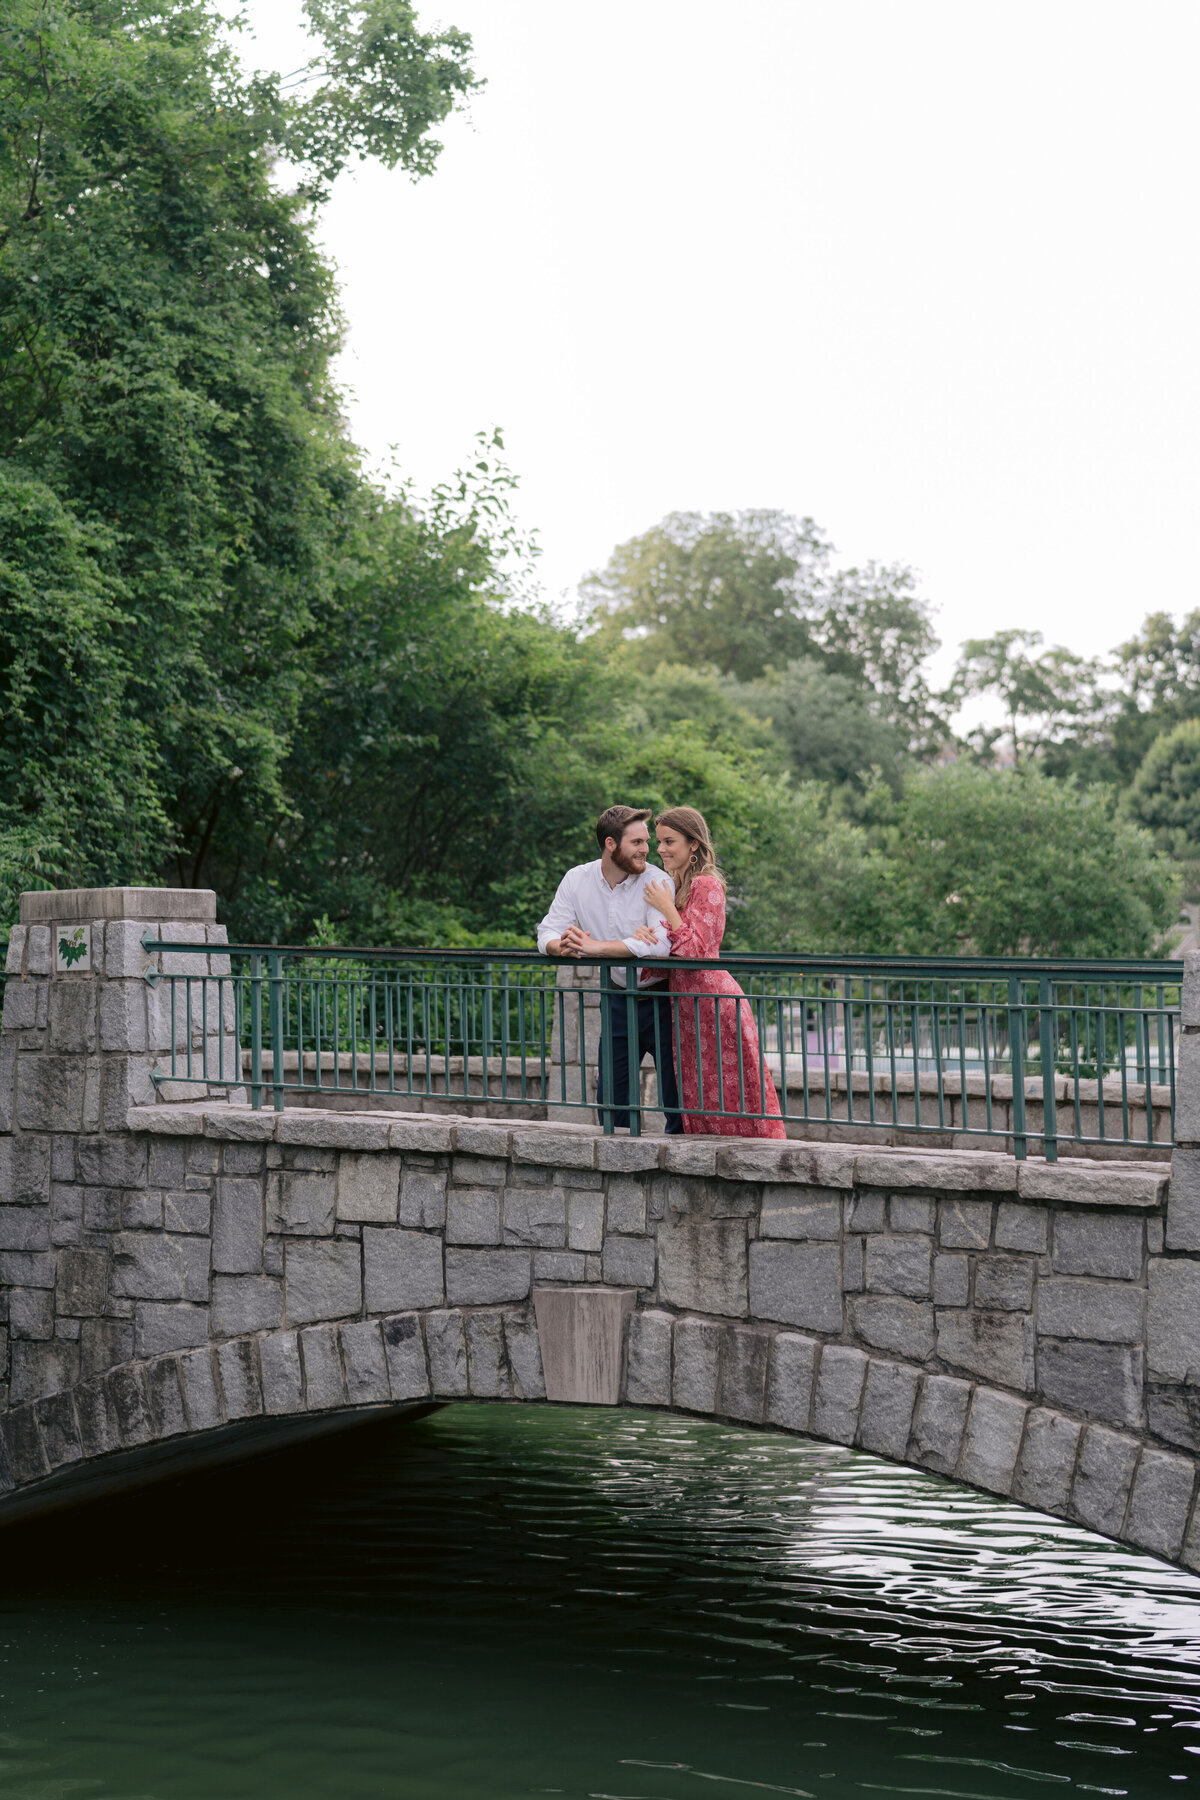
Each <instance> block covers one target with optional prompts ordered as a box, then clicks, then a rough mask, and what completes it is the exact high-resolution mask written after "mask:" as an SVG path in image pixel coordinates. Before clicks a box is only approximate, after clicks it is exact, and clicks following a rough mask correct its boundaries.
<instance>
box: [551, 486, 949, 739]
mask: <svg viewBox="0 0 1200 1800" xmlns="http://www.w3.org/2000/svg"><path fill="white" fill-rule="evenodd" d="M832 556H833V551H832V547H831V545H830V544H829V543H828V541H827V540H826V539H825V538H824V536H823V535H822V534H821V532H820V530H819V529H818V527H817V526H816V525H815V524H814V523H813V521H812V520H811V519H795V518H792V517H791V516H790V515H789V514H787V513H780V512H743V513H736V514H735V513H709V514H706V513H672V514H670V515H669V517H667V518H666V519H664V520H663V521H662V523H661V524H660V525H658V526H656V527H655V528H654V530H653V531H649V532H646V533H645V534H644V536H642V537H639V538H633V539H631V540H630V541H629V542H628V543H626V544H621V545H619V546H618V548H617V549H616V550H614V552H613V554H612V556H611V558H610V559H609V562H608V565H607V567H606V568H605V569H604V570H603V571H602V572H600V573H599V574H594V575H589V576H587V577H586V578H585V579H584V581H583V582H582V583H581V587H580V591H581V593H582V595H583V597H584V599H585V601H587V602H588V603H589V604H590V605H591V607H592V619H593V623H594V624H595V625H596V626H597V627H598V629H599V634H600V637H601V641H602V643H604V644H605V645H606V646H609V647H613V646H616V645H617V644H626V645H628V646H629V650H630V653H631V654H632V655H633V656H634V658H635V660H636V662H637V664H638V665H639V666H640V667H642V668H647V669H650V668H655V667H657V666H658V665H659V664H660V663H664V662H670V663H680V664H684V665H685V666H689V667H692V668H702V667H709V668H712V669H714V670H715V671H716V672H717V674H718V675H721V676H724V677H732V678H735V679H737V680H739V681H755V680H758V679H760V678H761V677H762V676H763V674H764V673H765V672H766V670H767V669H768V667H771V666H775V667H782V666H783V665H784V664H786V663H788V662H792V661H796V660H798V659H803V658H809V657H812V658H815V659H816V660H817V661H819V662H820V663H821V664H822V665H823V666H825V667H826V668H828V669H829V670H830V671H831V672H833V673H836V674H841V675H846V676H848V677H849V678H851V679H852V680H854V681H856V682H858V683H860V684H862V685H864V686H866V687H869V688H871V689H872V690H873V691H874V693H875V696H876V704H877V707H878V710H879V712H880V715H881V716H882V717H883V718H885V719H886V720H888V721H889V722H893V723H896V724H898V725H902V726H903V728H904V729H905V730H906V732H907V733H908V734H909V735H910V736H911V737H913V738H915V739H918V740H920V741H922V742H923V741H924V740H925V739H926V738H928V736H929V735H930V730H931V721H930V718H929V704H928V703H929V695H928V689H927V687H926V685H925V681H924V676H923V673H922V669H923V664H924V662H925V660H926V658H927V657H928V656H929V654H930V652H931V651H932V650H934V649H936V647H937V639H936V637H935V636H934V634H933V629H932V626H931V624H930V619H929V608H928V605H927V603H926V602H925V601H923V600H921V599H920V598H919V597H918V596H917V594H916V591H915V588H916V584H915V580H914V577H913V575H912V573H911V571H910V570H907V569H904V568H901V567H899V566H892V567H880V566H879V565H876V564H874V563H870V564H868V565H866V566H865V567H864V568H863V569H843V570H835V569H834V568H833V567H832Z"/></svg>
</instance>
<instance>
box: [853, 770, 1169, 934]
mask: <svg viewBox="0 0 1200 1800" xmlns="http://www.w3.org/2000/svg"><path fill="white" fill-rule="evenodd" d="M887 862H888V866H887V869H886V871H885V874H886V886H887V898H886V904H885V916H886V919H887V925H886V930H887V934H888V936H889V938H890V940H891V942H892V944H894V945H895V947H896V948H897V949H899V950H902V951H904V952H906V953H908V954H911V955H937V954H947V955H950V954H958V953H967V952H970V953H977V954H979V955H982V956H1028V955H1032V956H1097V957H1099V956H1103V957H1117V956H1149V955H1151V954H1153V953H1154V951H1155V947H1156V945H1157V943H1158V941H1159V939H1160V936H1161V934H1162V933H1163V932H1164V931H1165V930H1166V928H1167V927H1168V926H1169V925H1170V924H1171V923H1172V921H1173V920H1174V918H1175V912H1176V903H1177V899H1178V878H1177V875H1176V872H1175V870H1174V869H1173V868H1172V866H1171V864H1170V863H1169V861H1168V860H1167V859H1166V858H1165V857H1163V856H1161V855H1159V854H1157V853H1156V851H1155V849H1154V844H1153V840H1152V839H1151V837H1150V834H1149V833H1148V832H1146V831H1144V830H1142V828H1141V827H1140V826H1138V825H1135V824H1133V823H1132V822H1131V821H1129V820H1127V819H1124V818H1122V817H1119V816H1118V815H1117V814H1116V812H1115V809H1114V804H1113V796H1112V792H1111V789H1109V788H1106V787H1102V786H1100V785H1094V786H1092V787H1081V786H1080V785H1078V784H1077V783H1076V782H1074V781H1055V780H1052V779H1051V778H1050V777H1049V776H1047V775H1044V774H1043V773H1042V772H1041V771H1040V770H1038V769H1036V768H1025V769H1021V770H1013V769H984V768H980V767H978V766H975V765H973V764H970V763H954V764H951V765H949V766H947V767H945V768H941V769H931V770H924V771H921V772H920V773H918V774H916V775H914V776H913V777H912V778H911V779H910V780H909V782H908V783H907V785H906V787H905V791H904V795H903V797H902V799H901V801H900V804H899V806H898V808H897V812H896V815H895V820H894V824H893V826H892V828H891V831H890V833H889V841H888V858H887ZM879 947H882V946H879Z"/></svg>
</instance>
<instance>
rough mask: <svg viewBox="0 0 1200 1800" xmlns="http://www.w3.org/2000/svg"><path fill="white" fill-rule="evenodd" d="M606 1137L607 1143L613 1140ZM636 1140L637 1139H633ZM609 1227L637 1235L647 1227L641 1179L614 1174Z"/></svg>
mask: <svg viewBox="0 0 1200 1800" xmlns="http://www.w3.org/2000/svg"><path fill="white" fill-rule="evenodd" d="M611 1141H612V1140H611V1139H607V1138H606V1139H605V1140H604V1142H605V1143H609V1142H611ZM632 1141H634V1142H636V1140H632ZM506 1211H507V1203H506ZM608 1229H609V1230H610V1231H615V1232H619V1233H621V1234H622V1235H623V1236H625V1237H635V1236H637V1235H638V1234H639V1233H640V1232H644V1231H645V1229H646V1190H645V1187H644V1186H643V1184H642V1183H641V1182H640V1181H631V1180H630V1179H629V1178H628V1177H627V1176H621V1175H614V1176H613V1177H612V1178H611V1179H610V1181H609V1183H608Z"/></svg>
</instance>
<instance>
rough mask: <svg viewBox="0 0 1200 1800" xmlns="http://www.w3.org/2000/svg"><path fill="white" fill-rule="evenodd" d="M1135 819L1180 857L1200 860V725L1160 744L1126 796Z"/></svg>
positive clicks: (1189, 724)
mask: <svg viewBox="0 0 1200 1800" xmlns="http://www.w3.org/2000/svg"><path fill="white" fill-rule="evenodd" d="M1125 808H1126V811H1127V812H1128V814H1129V816H1130V818H1133V819H1136V820H1137V822H1138V823H1139V825H1144V826H1146V828H1147V830H1149V831H1152V832H1153V833H1154V836H1155V841H1156V842H1157V843H1158V844H1159V846H1160V848H1162V849H1163V850H1168V851H1170V852H1171V853H1172V854H1173V855H1174V856H1177V857H1184V856H1190V857H1195V856H1196V855H1197V854H1200V719H1185V720H1184V722H1183V723H1182V725H1177V726H1176V727H1175V729H1174V731H1165V732H1164V733H1163V734H1162V736H1161V737H1158V738H1155V740H1154V742H1153V744H1151V746H1150V748H1149V750H1147V752H1146V755H1145V757H1144V759H1143V761H1142V765H1141V767H1140V768H1139V770H1138V772H1137V774H1136V775H1135V776H1134V779H1133V782H1132V785H1131V786H1130V788H1129V789H1128V791H1127V793H1126V795H1125Z"/></svg>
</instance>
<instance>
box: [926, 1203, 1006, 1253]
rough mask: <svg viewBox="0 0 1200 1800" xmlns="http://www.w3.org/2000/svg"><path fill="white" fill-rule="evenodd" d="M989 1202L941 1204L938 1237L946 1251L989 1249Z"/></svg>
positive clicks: (990, 1222) (939, 1205) (990, 1215)
mask: <svg viewBox="0 0 1200 1800" xmlns="http://www.w3.org/2000/svg"><path fill="white" fill-rule="evenodd" d="M993 1211H994V1207H993V1205H992V1202H991V1201H990V1200H961V1199H959V1198H957V1197H955V1198H953V1199H946V1200H942V1201H940V1202H939V1204H938V1237H939V1241H940V1244H941V1247H942V1249H943V1250H986V1249H987V1247H988V1245H989V1243H990V1242H991V1238H992V1213H993Z"/></svg>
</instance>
